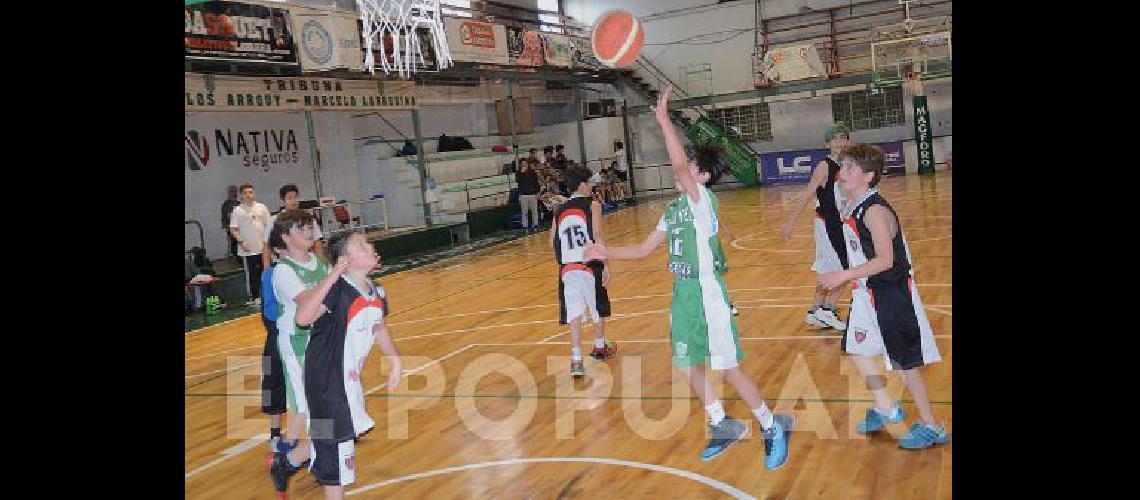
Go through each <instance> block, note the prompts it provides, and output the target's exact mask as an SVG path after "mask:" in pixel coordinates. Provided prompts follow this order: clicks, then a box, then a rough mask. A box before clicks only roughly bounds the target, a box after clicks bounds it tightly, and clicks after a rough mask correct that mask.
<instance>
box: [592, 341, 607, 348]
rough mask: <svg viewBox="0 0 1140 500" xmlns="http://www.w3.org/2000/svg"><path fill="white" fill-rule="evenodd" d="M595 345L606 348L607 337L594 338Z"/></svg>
mask: <svg viewBox="0 0 1140 500" xmlns="http://www.w3.org/2000/svg"><path fill="white" fill-rule="evenodd" d="M594 347H597V348H598V349H604V348H605V347H606V339H597V338H596V339H594Z"/></svg>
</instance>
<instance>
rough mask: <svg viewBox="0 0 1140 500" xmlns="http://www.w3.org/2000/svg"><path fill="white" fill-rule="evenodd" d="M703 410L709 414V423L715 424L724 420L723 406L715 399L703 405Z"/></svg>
mask: <svg viewBox="0 0 1140 500" xmlns="http://www.w3.org/2000/svg"><path fill="white" fill-rule="evenodd" d="M705 411H706V412H708V414H709V423H710V424H713V425H717V424H719V423H720V421H721V420H724V406H723V405H721V404H720V401H717V402H715V403H713V404H711V405H708V406H706V407H705Z"/></svg>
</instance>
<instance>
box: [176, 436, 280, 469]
mask: <svg viewBox="0 0 1140 500" xmlns="http://www.w3.org/2000/svg"><path fill="white" fill-rule="evenodd" d="M268 439H269V434H258V435H256V436H254V437H251V438H249V439H247V440H245V441H242V442H241V443H238V444H236V445H234V446H231V447H229V448H226V449H224V450H222V451H221V455H222V456H220V457H218V458H215V459H213V460H211V461H209V462H206V463H204V464H202V465H200V466H198V467H196V468H195V469H194V470H192V471H190V472H187V473H186V479H190V478H191V477H193V476H194V475H195V474H197V473H199V472H202V471H204V470H206V469H209V468H210V467H213V466H215V465H218V464H220V463H222V462H225V461H226V460H229V459H231V458H233V457H236V456H238V455H240V454H242V453H244V452H245V451H247V450H250V449H253V448H256V447H257V446H258V445H261V446H265V444H264V443H265V442H266V440H268Z"/></svg>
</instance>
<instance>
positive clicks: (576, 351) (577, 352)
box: [570, 347, 582, 361]
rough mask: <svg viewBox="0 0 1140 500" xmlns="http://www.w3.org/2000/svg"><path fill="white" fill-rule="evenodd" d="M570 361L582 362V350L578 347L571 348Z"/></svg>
mask: <svg viewBox="0 0 1140 500" xmlns="http://www.w3.org/2000/svg"><path fill="white" fill-rule="evenodd" d="M570 359H572V360H574V361H582V349H581V348H579V347H571V348H570Z"/></svg>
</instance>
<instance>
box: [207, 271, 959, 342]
mask: <svg viewBox="0 0 1140 500" xmlns="http://www.w3.org/2000/svg"><path fill="white" fill-rule="evenodd" d="M952 286H954V285H953V284H951V283H922V284H919V285H918V287H919V288H920V289H921V288H928V287H952ZM805 288H809V289H814V288H815V285H792V286H768V287H760V288H730V289H729V290H728V291H729V292H760V291H767V290H799V289H805ZM671 295H672V294H668V293H664V294H654V295H634V296H630V297H614V298H611V299H610V301H611V302H620V301H625V300H640V299H648V298H660V297H669V296H671ZM779 300H808V298H801V297H795V298H782V299H740V300H734V301H733V302H734V303H750V302H762V301H772V302H775V301H779ZM557 305H558V304H539V305H533V306H523V307H507V308H501V309H487V310H483V311H472V312H466V313H459V314H449V315H446V316H435V317H431V318H422V319H417V320H411V321H403V322H399V323H389V324H388V325H389V326H396V325H402V324H410V323H419V322H424V321H429V320H436V319H447V318H455V317H462V316H474V315H478V314H492V313H498V312H510V311H519V310H525V309H537V308H543V307H554V306H557ZM946 307H949V306H946ZM619 316H623V315H619ZM545 321H546V320H543V321H541V322H545ZM498 326H517V325H512V324H504V325H488V326H485V327H481V328H485V329H490V328H496V327H498ZM439 333H451V332H439ZM439 333H436V334H428V335H431V336H437V335H438V334H439ZM566 333H569V330H567V331H563V332H562V333H558V334H555V335H552V336H550V337H548V339H549V338H557V337H558V336H559V335H565V334H566ZM413 338H419V337H403V338H396V339H393V340H402V339H413ZM254 347H258V345H252V346H249V347H241V348H237V349H227V350H224V351H218V352H216V353H211V354H205V355H201V356H195V357H192V358H186V361H191V360H195V359H201V358H207V357H211V356H216V355H218V354H224V353H227V352H232V351H235V350H241V349H252V348H254Z"/></svg>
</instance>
